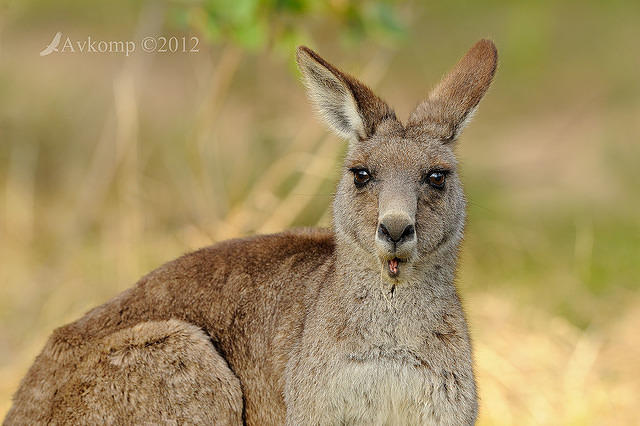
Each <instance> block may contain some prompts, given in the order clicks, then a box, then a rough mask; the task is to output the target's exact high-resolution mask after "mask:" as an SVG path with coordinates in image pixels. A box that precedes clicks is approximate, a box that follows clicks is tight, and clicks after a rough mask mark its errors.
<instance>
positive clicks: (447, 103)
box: [408, 40, 498, 142]
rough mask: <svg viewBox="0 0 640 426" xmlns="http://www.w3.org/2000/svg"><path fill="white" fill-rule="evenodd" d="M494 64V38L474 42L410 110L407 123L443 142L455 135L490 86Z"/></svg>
mask: <svg viewBox="0 0 640 426" xmlns="http://www.w3.org/2000/svg"><path fill="white" fill-rule="evenodd" d="M497 64H498V51H497V49H496V46H495V45H494V44H493V42H492V41H491V40H480V41H479V42H477V43H476V44H475V45H474V46H473V47H472V48H471V49H470V50H469V51H468V52H467V54H466V55H464V57H463V58H462V59H461V60H460V62H458V63H457V65H456V66H455V67H454V68H453V69H452V70H451V71H450V72H449V74H447V75H446V76H445V77H444V78H443V79H442V81H440V83H439V84H438V85H437V86H436V87H435V88H434V89H433V90H432V91H431V93H430V94H429V96H428V98H427V99H426V100H425V101H424V102H422V103H421V104H420V105H418V107H417V108H416V109H415V111H414V112H413V113H411V116H410V117H409V122H408V125H409V126H420V127H421V128H422V129H424V130H425V131H426V132H427V133H428V134H430V135H432V136H433V137H435V138H438V139H440V140H442V141H444V142H450V141H453V140H454V139H456V138H457V137H458V135H459V134H460V133H461V132H462V129H463V128H464V127H465V125H466V124H467V123H468V122H469V121H470V120H471V117H472V116H473V112H474V111H475V110H476V108H477V106H478V103H480V100H481V99H482V97H483V96H484V94H485V93H486V92H487V89H489V86H490V85H491V81H493V76H494V74H495V72H496V67H497Z"/></svg>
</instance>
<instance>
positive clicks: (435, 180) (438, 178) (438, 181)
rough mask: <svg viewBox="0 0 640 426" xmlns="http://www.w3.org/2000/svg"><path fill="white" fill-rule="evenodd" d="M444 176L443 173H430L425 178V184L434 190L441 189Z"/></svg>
mask: <svg viewBox="0 0 640 426" xmlns="http://www.w3.org/2000/svg"><path fill="white" fill-rule="evenodd" d="M445 175H446V173H444V172H431V173H429V176H427V182H429V185H431V186H433V187H434V188H436V189H442V188H444V181H445Z"/></svg>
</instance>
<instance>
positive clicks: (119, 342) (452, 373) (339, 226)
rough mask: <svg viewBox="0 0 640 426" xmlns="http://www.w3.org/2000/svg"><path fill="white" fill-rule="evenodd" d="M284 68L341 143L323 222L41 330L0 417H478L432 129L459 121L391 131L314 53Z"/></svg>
mask: <svg viewBox="0 0 640 426" xmlns="http://www.w3.org/2000/svg"><path fill="white" fill-rule="evenodd" d="M478 46H479V47H478ZM474 49H475V50H474ZM472 53H473V54H474V55H476V56H479V57H480V59H481V60H476V62H480V65H482V66H483V67H484V68H482V67H480V68H481V71H482V73H481V74H480V75H475V74H474V72H475V73H478V71H477V69H476V70H475V71H473V70H472V71H469V72H470V73H471V74H469V73H467V74H465V75H463V77H464V78H463V81H464V82H466V83H465V84H467V86H469V85H471V87H466V88H465V91H464V94H465V96H472V97H473V99H471V101H468V100H465V99H463V100H461V101H459V102H458V104H460V105H462V106H460V105H458V107H459V108H462V109H463V110H464V111H466V112H467V114H468V113H470V112H471V110H472V109H473V108H475V106H476V105H477V103H478V102H479V100H480V97H481V96H482V95H483V94H484V91H486V88H487V87H488V84H489V82H490V80H491V78H492V76H493V71H494V70H495V49H494V48H493V45H492V44H490V42H487V41H483V42H480V43H478V44H477V45H476V46H475V47H474V48H473V49H472V50H471V51H470V53H469V54H467V56H466V57H465V58H464V59H463V60H462V61H461V62H460V64H463V66H462V68H463V71H464V70H466V69H467V68H469V67H468V66H464V65H465V60H467V62H468V57H469V55H470V54H472ZM472 56H473V55H472ZM472 59H473V58H472ZM298 62H299V65H300V67H301V70H302V72H303V75H304V76H305V79H306V82H307V85H308V86H309V90H310V92H311V95H312V98H313V99H314V102H315V103H316V105H317V106H318V107H319V109H320V110H321V112H323V114H324V115H325V118H327V120H328V121H329V122H330V125H331V126H332V127H333V128H334V130H336V131H337V132H338V133H341V134H343V135H344V133H350V134H347V135H345V136H346V137H348V138H350V139H351V140H352V145H351V146H350V150H349V153H348V155H347V159H346V160H345V165H346V168H345V171H344V174H343V176H342V178H341V181H340V183H339V184H338V191H337V195H336V198H335V200H334V224H333V228H332V229H331V230H320V229H315V230H313V229H310V230H298V231H288V232H284V233H281V234H275V235H268V236H256V237H251V238H247V239H242V240H230V241H225V242H222V243H219V244H216V245H214V246H211V247H208V248H204V249H201V250H199V251H196V252H194V253H191V254H188V255H185V256H183V257H181V258H179V259H177V260H175V261H173V262H170V263H167V264H166V265H164V266H162V267H160V268H159V269H157V270H156V271H154V272H151V273H150V274H148V275H147V276H145V277H143V278H142V279H141V280H140V281H139V282H138V283H137V285H136V286H134V287H133V288H131V289H129V290H127V291H125V292H124V293H122V294H120V295H119V296H117V297H115V298H114V299H112V300H111V301H109V302H107V303H106V304H104V305H102V306H100V307H97V308H95V309H93V310H92V311H90V312H88V313H87V314H86V315H85V316H84V317H83V318H81V319H79V320H77V321H76V322H74V323H71V324H69V325H66V326H63V327H61V328H59V329H57V330H56V331H55V332H54V333H53V335H52V336H51V337H50V338H49V340H48V342H47V344H46V346H45V348H44V349H43V351H42V353H41V354H40V355H39V356H38V357H37V359H36V361H35V363H34V365H33V366H32V367H31V369H30V370H29V372H28V373H27V376H26V377H25V378H24V379H23V381H22V383H21V386H20V388H19V390H18V392H17V393H16V395H15V398H14V399H15V402H14V405H13V407H12V409H11V411H10V412H9V414H8V416H7V418H6V419H5V423H6V424H43V423H53V424H60V423H73V424H78V423H79V424H86V423H206V424H242V423H245V424H250V425H269V424H285V423H286V424H290V425H302V424H456V425H458V424H473V423H474V422H475V418H476V413H477V396H476V386H475V381H474V375H473V363H472V353H471V345H470V340H469V336H468V331H467V326H466V321H465V317H464V313H463V311H462V308H461V305H460V301H459V298H458V295H457V293H456V290H455V287H454V284H453V281H454V274H455V268H456V259H457V252H458V249H459V243H460V241H461V238H462V231H463V228H464V197H463V196H462V190H461V186H460V184H459V181H458V180H457V177H456V173H455V158H454V156H453V153H452V151H451V148H450V146H449V144H448V142H449V140H446V137H445V136H446V135H445V136H443V135H442V134H440V133H438V132H445V133H446V132H447V131H449V132H450V134H449V136H447V137H450V140H452V139H453V138H454V137H455V133H457V132H458V131H459V129H458V127H457V126H458V125H460V123H461V120H466V119H467V116H466V114H462V112H459V113H458V115H457V116H455V117H454V118H450V119H448V120H449V121H450V122H451V123H449V122H446V121H445V120H441V122H438V121H437V120H434V119H431V118H430V117H429V114H431V113H432V110H425V111H427V112H425V111H423V112H422V113H420V108H421V107H422V108H423V109H424V106H420V107H418V110H417V111H418V113H420V114H418V115H415V116H413V117H412V118H411V119H410V121H409V123H408V124H407V125H406V126H405V125H402V124H400V123H399V122H398V121H397V120H396V119H395V115H394V114H393V112H392V111H391V110H390V109H388V107H386V104H383V103H382V101H381V100H379V98H377V97H375V95H373V94H372V93H370V92H369V91H368V90H369V89H367V88H366V86H363V85H361V83H359V82H357V80H355V79H353V78H352V77H349V76H347V75H346V74H343V73H341V72H340V71H338V70H337V69H335V68H333V67H332V66H331V65H330V64H328V63H326V62H324V60H322V58H319V57H318V56H317V55H316V54H315V53H314V52H312V51H310V50H308V49H306V48H301V49H300V50H299V52H298ZM485 62H486V64H485ZM460 64H458V66H457V67H456V69H454V71H453V72H452V73H451V74H450V75H449V77H446V78H445V80H443V81H444V83H446V79H447V78H449V79H451V78H452V77H451V75H454V74H455V72H456V70H458V71H459V70H460V68H461V65H460ZM487 64H488V65H487ZM476 68H477V67H476ZM460 78H462V77H458V78H457V79H454V82H458V81H459V80H460ZM465 79H466V80H465ZM476 81H477V82H479V83H476V84H483V85H484V86H483V88H482V90H480V91H479V92H478V93H475V94H474V93H472V94H471V95H468V93H469V90H471V91H473V89H474V87H475V86H474V84H472V83H474V82H476ZM444 83H441V86H442V87H441V88H440V89H438V88H436V92H434V93H435V94H436V95H438V93H440V94H442V93H448V92H446V91H445V92H443V90H444V89H443V87H444V88H445V89H447V90H448V89H450V87H451V84H448V85H447V84H444ZM443 84H444V86H443ZM323 90H324V91H325V92H327V93H322V91H323ZM438 90H440V92H438ZM476 91H477V90H476ZM434 96H435V95H433V94H432V96H431V97H430V99H431V98H433V99H435V100H436V101H437V99H438V98H437V96H436V97H434ZM447 96H451V97H452V98H454V99H455V97H454V96H458V98H459V97H460V96H461V95H459V94H456V93H453V94H448V95H447ZM318 97H321V98H320V99H321V100H318V99H319V98H318ZM322 102H325V103H326V102H328V103H329V104H327V105H324V106H323V104H322ZM430 102H432V103H434V102H435V101H434V100H431V101H430ZM435 105H436V107H438V108H439V107H440V106H438V105H439V104H438V103H437V102H435ZM448 108H449V109H448V110H446V111H449V112H450V110H453V109H455V105H453V106H449V107H448ZM332 111H333V112H334V113H335V112H336V111H338V113H337V115H336V114H334V115H335V116H328V115H329V114H331V113H332ZM354 111H355V112H354ZM428 111H431V112H428ZM461 111H462V110H461ZM464 111H463V112H464ZM454 113H455V111H454ZM454 115H455V114H454ZM445 118H446V117H445ZM354 120H355V121H354ZM421 120H422V121H421ZM456 120H457V121H456ZM454 121H456V123H458V124H456V123H454ZM434 123H436V124H434ZM447 126H449V127H447ZM447 129H448V130H447ZM451 132H453V133H451ZM390 147H391V149H390ZM407 158H411V159H412V160H411V164H408V163H407ZM365 166H366V168H365ZM364 171H366V173H364ZM425 173H427V175H426V177H425V176H424V175H425ZM365 175H366V176H365ZM441 175H442V176H441ZM444 176H446V180H447V184H446V185H447V186H445V184H442V185H441V184H440V182H441V181H444V179H445V177H444ZM425 179H427V180H426V181H425ZM363 182H364V183H363ZM371 206H374V207H373V208H371Z"/></svg>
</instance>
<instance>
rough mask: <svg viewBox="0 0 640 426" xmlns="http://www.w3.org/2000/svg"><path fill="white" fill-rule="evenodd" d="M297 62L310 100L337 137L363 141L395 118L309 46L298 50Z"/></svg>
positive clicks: (364, 88)
mask: <svg viewBox="0 0 640 426" xmlns="http://www.w3.org/2000/svg"><path fill="white" fill-rule="evenodd" d="M297 62H298V67H299V68H300V71H301V72H302V76H303V78H304V83H305V86H306V87H307V92H308V94H309V97H310V98H311V100H312V102H313V103H314V105H315V107H316V108H317V110H318V111H319V112H320V114H321V115H322V117H323V118H324V120H325V121H326V122H327V124H328V125H329V127H330V128H331V129H332V130H333V131H334V132H335V133H337V134H338V136H341V137H343V138H346V139H350V140H365V139H368V138H370V137H371V136H372V135H373V134H374V133H375V130H376V127H377V126H378V124H380V123H381V122H382V121H384V120H386V119H395V118H396V115H395V113H394V112H393V110H392V109H391V108H390V107H389V106H388V105H387V104H386V103H385V102H384V101H383V100H382V99H380V98H378V97H377V96H376V95H374V94H373V92H372V91H371V89H369V88H368V87H367V86H365V85H364V84H362V83H361V82H359V81H358V80H356V79H355V78H353V77H351V76H349V75H347V74H345V73H343V72H341V71H340V70H338V69H337V68H336V67H334V66H333V65H331V64H330V63H328V62H327V61H325V60H324V59H322V58H321V57H320V56H319V55H318V54H317V53H316V52H314V51H313V50H311V49H309V48H308V47H305V46H300V47H298V51H297Z"/></svg>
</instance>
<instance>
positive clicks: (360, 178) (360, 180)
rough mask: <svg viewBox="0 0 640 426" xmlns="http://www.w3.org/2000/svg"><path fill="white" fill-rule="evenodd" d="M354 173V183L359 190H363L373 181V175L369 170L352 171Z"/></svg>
mask: <svg viewBox="0 0 640 426" xmlns="http://www.w3.org/2000/svg"><path fill="white" fill-rule="evenodd" d="M351 171H352V172H353V183H355V185H356V186H357V187H358V188H362V187H363V186H365V185H366V184H367V182H369V181H370V180H371V174H370V173H369V170H367V169H351Z"/></svg>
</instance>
